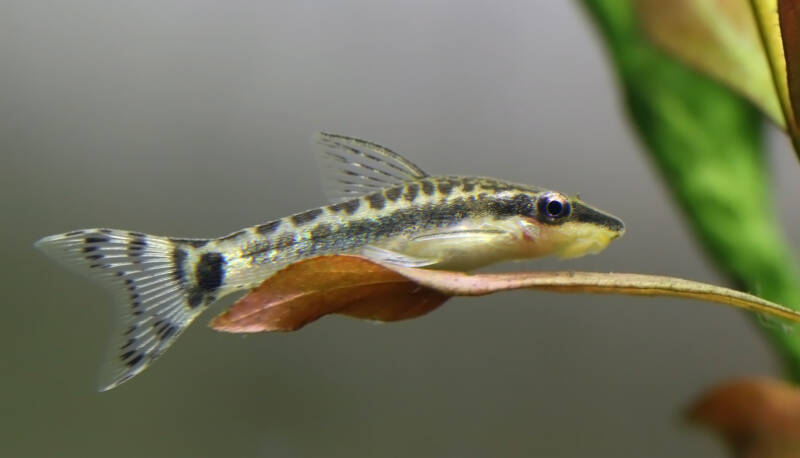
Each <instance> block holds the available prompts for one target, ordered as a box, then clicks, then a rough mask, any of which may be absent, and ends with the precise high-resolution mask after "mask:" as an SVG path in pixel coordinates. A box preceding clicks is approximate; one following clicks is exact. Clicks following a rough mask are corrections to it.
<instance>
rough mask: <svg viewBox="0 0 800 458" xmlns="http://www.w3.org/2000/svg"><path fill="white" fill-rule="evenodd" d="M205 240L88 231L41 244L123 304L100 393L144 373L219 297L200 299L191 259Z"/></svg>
mask: <svg viewBox="0 0 800 458" xmlns="http://www.w3.org/2000/svg"><path fill="white" fill-rule="evenodd" d="M206 242H207V241H205V240H175V239H169V238H166V237H156V236H152V235H147V234H142V233H139V232H129V231H120V230H112V229H85V230H80V231H73V232H67V233H65V234H57V235H51V236H49V237H45V238H43V239H41V240H39V241H38V242H36V244H35V246H36V247H37V248H39V249H41V250H42V251H44V252H45V253H47V254H48V255H50V256H52V257H53V258H54V259H56V260H58V261H60V262H61V263H62V264H64V265H65V266H67V267H69V268H70V269H72V270H75V271H78V272H81V273H83V274H85V275H87V276H89V277H92V278H95V279H99V280H100V281H101V282H102V283H103V284H104V285H105V286H106V287H107V289H109V290H110V291H111V292H112V293H113V295H114V299H115V300H116V304H117V315H118V320H117V329H116V330H115V331H114V335H113V341H112V342H111V348H110V351H109V354H108V356H107V357H106V364H105V367H104V368H103V371H102V373H101V380H100V383H101V384H100V387H99V389H100V391H106V390H110V389H112V388H114V387H116V386H117V385H119V384H121V383H123V382H125V381H127V380H129V379H131V378H132V377H133V376H134V375H136V374H138V373H139V372H141V371H143V370H144V369H145V368H146V367H147V366H148V365H150V363H151V362H153V360H155V359H156V358H157V357H158V356H159V355H161V354H162V353H163V352H164V351H165V350H166V349H167V348H169V346H170V345H172V342H174V341H175V339H176V338H177V337H178V336H179V335H180V334H181V333H182V332H183V331H184V329H186V327H187V326H189V324H191V323H192V320H194V319H195V318H196V317H197V315H199V314H200V313H201V312H202V311H203V309H204V307H198V306H199V305H200V302H204V303H205V304H208V303H210V302H211V301H213V300H214V298H213V297H198V294H199V293H198V292H197V291H194V292H193V291H192V289H191V285H190V284H189V282H188V281H187V276H186V272H187V270H189V269H186V264H187V262H189V261H191V260H192V259H193V258H194V250H196V249H197V247H199V246H202V245H205V243H206Z"/></svg>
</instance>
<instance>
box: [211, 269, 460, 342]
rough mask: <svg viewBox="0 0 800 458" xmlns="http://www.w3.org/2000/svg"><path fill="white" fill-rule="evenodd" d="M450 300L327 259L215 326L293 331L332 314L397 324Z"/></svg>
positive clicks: (286, 273) (272, 283) (271, 284)
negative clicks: (395, 322)
mask: <svg viewBox="0 0 800 458" xmlns="http://www.w3.org/2000/svg"><path fill="white" fill-rule="evenodd" d="M448 298H449V296H447V295H444V294H442V293H439V292H437V291H435V290H432V289H430V288H426V287H423V286H420V285H418V284H416V283H414V282H413V281H410V280H409V279H407V278H406V277H404V276H402V275H400V274H398V273H396V272H393V271H391V270H389V269H387V268H385V267H382V266H381V265H378V264H375V263H374V262H371V261H368V260H366V259H364V258H360V257H357V256H322V257H317V258H312V259H308V260H305V261H301V262H298V263H295V264H292V265H290V266H288V267H286V268H285V269H283V270H281V271H280V272H278V273H277V274H275V275H273V276H272V277H270V278H268V279H267V280H265V281H264V282H263V283H262V284H261V285H259V286H258V288H256V289H254V290H253V291H252V292H251V293H250V294H248V295H247V296H245V297H243V298H241V299H240V300H239V301H237V302H236V303H235V304H234V305H233V307H231V308H230V309H229V310H227V311H226V312H224V313H222V314H221V315H219V316H218V317H216V318H215V319H214V320H213V321H212V323H211V326H212V327H213V328H214V329H216V330H218V331H226V332H260V331H294V330H297V329H300V328H301V327H303V326H305V325H306V324H308V323H310V322H311V321H314V320H316V319H318V318H320V317H322V316H323V315H327V314H329V313H341V314H344V315H349V316H353V317H356V318H365V319H371V320H380V321H397V320H403V319H408V318H415V317H418V316H420V315H424V314H426V313H428V312H430V311H431V310H433V309H435V308H436V307H438V306H439V305H441V304H442V303H443V302H444V301H446V300H447V299H448Z"/></svg>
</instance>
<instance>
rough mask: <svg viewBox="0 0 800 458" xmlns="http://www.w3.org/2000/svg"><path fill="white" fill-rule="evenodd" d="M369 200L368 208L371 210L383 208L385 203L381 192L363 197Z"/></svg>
mask: <svg viewBox="0 0 800 458" xmlns="http://www.w3.org/2000/svg"><path fill="white" fill-rule="evenodd" d="M364 198H365V199H366V200H367V202H369V208H371V209H373V210H383V207H384V206H385V205H386V198H385V197H383V193H382V192H374V193H372V194H368V195H367V196H365V197H364Z"/></svg>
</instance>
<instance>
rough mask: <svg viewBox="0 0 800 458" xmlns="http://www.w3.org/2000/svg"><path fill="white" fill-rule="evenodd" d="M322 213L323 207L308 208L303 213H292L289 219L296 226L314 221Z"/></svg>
mask: <svg viewBox="0 0 800 458" xmlns="http://www.w3.org/2000/svg"><path fill="white" fill-rule="evenodd" d="M321 214H322V209H320V208H315V209H313V210H308V211H306V212H303V213H298V214H296V215H292V216H291V217H290V218H289V219H290V220H291V221H292V224H294V225H295V226H302V225H303V224H308V223H310V222H312V221H314V220H315V219H317V217H318V216H319V215H321Z"/></svg>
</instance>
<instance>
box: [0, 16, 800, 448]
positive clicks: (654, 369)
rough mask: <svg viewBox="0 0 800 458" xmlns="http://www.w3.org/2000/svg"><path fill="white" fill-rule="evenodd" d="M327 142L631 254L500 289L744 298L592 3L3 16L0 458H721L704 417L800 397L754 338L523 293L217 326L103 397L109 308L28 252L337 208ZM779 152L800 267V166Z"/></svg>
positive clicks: (689, 315)
mask: <svg viewBox="0 0 800 458" xmlns="http://www.w3.org/2000/svg"><path fill="white" fill-rule="evenodd" d="M318 130H327V131H331V132H338V133H343V134H348V135H354V136H359V137H363V138H366V139H371V140H374V141H377V142H379V143H383V144H385V145H387V146H390V147H392V148H394V149H396V150H397V151H400V152H403V153H405V154H406V155H408V156H409V157H410V158H411V159H412V160H414V161H415V162H417V163H418V164H420V165H421V166H422V167H423V168H424V169H426V170H427V171H429V172H431V173H446V174H475V175H488V176H495V177H501V178H505V179H509V180H513V181H519V182H526V183H531V184H537V185H541V186H546V187H550V188H554V189H558V190H561V191H564V192H569V193H575V192H580V193H581V196H582V197H583V198H584V199H585V200H586V201H588V202H590V203H592V204H595V205H597V206H599V207H601V208H604V209H606V210H608V211H611V212H613V213H614V214H616V215H618V216H620V217H621V218H623V219H624V220H625V221H626V223H627V225H628V234H627V235H626V236H625V237H624V238H622V239H621V240H619V241H616V242H614V243H613V244H612V245H611V247H610V248H609V249H608V250H607V251H606V252H604V253H602V254H600V255H598V256H592V257H588V258H584V259H578V260H573V261H568V262H563V261H557V260H547V261H544V262H530V263H525V264H523V265H516V266H515V265H511V266H509V265H506V266H501V267H502V268H504V269H514V268H532V269H538V268H557V269H583V270H597V271H629V272H642V273H657V274H669V275H676V276H681V277H688V278H693V279H697V280H701V281H709V282H716V283H719V282H721V281H722V280H721V279H720V278H719V277H718V276H717V275H716V274H715V273H714V272H713V271H712V270H711V268H710V266H709V264H708V262H707V261H706V260H705V259H704V257H703V253H702V252H700V250H699V248H698V246H697V244H696V243H694V241H693V240H692V239H691V237H690V234H689V233H688V231H687V226H686V224H685V223H684V221H682V219H681V217H680V215H679V214H678V213H677V212H676V209H675V206H674V204H673V203H672V202H671V201H670V199H669V196H668V195H667V194H666V192H665V189H664V186H663V185H662V183H661V182H660V180H659V178H658V176H657V175H656V174H655V173H654V171H653V169H652V168H651V167H650V165H649V163H648V161H647V160H646V157H645V156H644V155H643V154H642V153H641V151H640V148H639V145H638V143H637V141H636V139H635V138H634V136H633V135H632V132H631V129H630V128H629V126H628V125H627V124H626V120H625V117H624V116H623V114H622V111H621V109H620V104H619V100H618V95H617V91H616V84H615V81H614V77H613V74H612V72H611V71H610V68H609V66H608V63H607V62H606V59H605V53H604V49H603V47H602V46H601V44H600V43H599V41H598V40H597V37H596V36H595V34H594V30H593V28H592V27H591V25H590V24H589V23H588V21H587V20H586V18H585V16H584V14H583V11H582V10H581V9H580V8H578V7H577V6H576V4H575V3H572V2H525V1H506V2H501V3H498V4H493V5H492V6H489V4H488V3H486V2H482V1H458V2H456V1H442V0H440V1H395V2H372V1H368V0H355V1H341V2H328V1H322V0H316V1H297V0H283V1H268V2H256V1H235V2H217V1H177V0H170V1H164V0H161V1H142V2H105V1H99V0H98V1H88V0H84V1H69V2H48V1H38V2H28V1H24V0H18V1H5V2H2V3H0V151H2V155H1V156H0V157H1V158H2V167H1V168H0V174H1V175H0V177H1V179H0V191H1V192H0V196H1V197H0V210H2V213H0V214H1V215H2V221H3V223H2V225H0V231H2V238H0V240H2V241H1V242H0V243H2V248H1V250H2V251H0V252H2V254H3V262H2V264H0V273H1V275H2V279H3V281H2V284H3V286H4V294H3V309H2V310H3V317H2V321H1V322H0V323H2V324H0V326H2V330H1V331H0V344H2V348H3V349H4V352H3V355H4V356H3V357H2V358H0V365H2V367H1V368H0V369H1V370H2V379H0V380H2V382H1V383H2V388H3V390H2V392H3V394H2V398H0V399H2V401H0V411H2V415H1V416H0V456H4V457H47V456H60V457H67V456H80V457H108V456H113V457H145V456H147V457H205V456H208V457H256V456H257V457H260V456H265V457H266V456H269V457H362V456H363V457H372V456H376V457H411V456H414V457H489V456H492V457H494V456H499V457H522V456H543V457H641V456H648V457H673V456H697V457H723V456H725V453H724V449H723V448H722V447H721V445H720V444H719V443H718V442H717V441H716V440H715V438H713V437H711V436H709V435H707V434H706V433H705V432H703V431H698V430H695V429H693V428H690V427H688V426H687V425H685V423H684V422H683V420H682V417H681V415H682V412H683V409H684V408H685V407H686V404H687V403H688V402H690V400H692V399H693V398H694V397H695V396H696V395H698V394H699V393H700V392H702V391H703V390H705V389H706V388H708V387H709V386H711V385H713V384H715V383H717V382H720V381H722V380H725V379H727V378H729V377H733V376H737V375H744V374H777V373H778V367H777V364H776V360H775V358H774V357H773V355H772V353H771V351H770V349H769V348H768V347H767V346H766V344H765V342H764V341H763V340H762V339H761V337H760V336H759V335H758V334H757V333H756V331H755V330H754V327H753V326H752V324H751V323H750V322H749V321H748V320H747V319H746V318H745V316H744V315H742V314H740V313H739V312H735V311H733V310H732V309H726V308H722V307H718V306H714V305H709V304H705V303H700V302H692V301H679V300H672V299H642V298H627V297H600V296H575V295H558V294H547V293H534V292H519V293H508V294H501V295H496V296H490V297H484V298H477V299H456V300H453V301H451V302H450V303H448V304H447V305H446V306H444V307H443V308H441V309H440V310H438V311H436V312H434V313H432V314H431V315H429V316H426V317H424V318H421V319H418V320H413V321H408V322H402V323H395V324H388V325H373V324H371V323H368V322H362V321H356V320H352V319H347V318H342V317H328V318H325V319H323V320H321V321H319V322H316V323H314V324H312V325H310V326H308V327H307V328H305V329H303V330H301V331H299V332H296V333H290V334H260V335H251V336H248V337H242V336H236V335H228V334H221V333H216V332H213V331H211V330H210V329H208V328H207V327H206V326H205V323H207V321H208V319H210V318H211V317H212V316H213V315H214V314H216V313H218V312H220V311H221V310H223V309H224V307H225V304H220V305H218V306H217V307H216V308H215V309H214V310H213V311H211V312H209V313H208V314H207V315H205V316H203V317H201V318H200V319H199V320H198V321H199V324H198V325H196V326H194V327H192V328H191V329H190V330H189V331H188V332H187V333H186V334H185V335H184V336H183V337H182V338H181V339H180V340H179V342H178V344H177V345H175V346H174V347H173V348H172V349H171V350H170V351H169V353H168V354H167V356H165V357H164V358H162V359H161V360H159V361H158V362H157V363H156V364H155V365H154V366H153V367H151V368H150V369H149V370H147V371H146V372H145V373H144V374H142V375H141V376H139V377H137V378H136V379H135V380H133V381H132V382H130V383H127V384H125V385H123V386H122V387H120V388H118V389H115V390H113V391H111V392H107V393H96V392H95V391H94V386H95V382H96V374H97V370H98V368H99V365H100V361H101V358H102V356H103V353H104V349H105V345H106V343H107V339H108V337H109V332H110V325H111V323H110V320H111V310H110V307H109V306H108V303H107V302H108V299H107V297H106V296H105V294H104V292H103V290H102V289H100V288H98V287H96V286H95V285H94V284H92V283H89V282H87V281H86V280H85V279H83V278H80V277H77V276H74V275H73V274H71V273H69V272H67V271H64V270H62V269H61V268H60V267H59V266H57V265H55V264H53V263H51V262H50V261H49V260H48V259H46V258H45V257H44V256H43V255H41V254H40V253H38V252H36V251H34V249H33V248H32V246H31V244H32V243H33V242H34V241H35V240H36V239H38V238H39V237H42V236H44V235H48V234H51V233H56V232H63V231H67V230H71V229H76V228H83V227H95V226H109V227H117V228H125V229H132V230H138V231H145V232H150V233H156V234H169V235H175V236H215V235H220V234H224V233H227V232H230V231H233V230H236V229H238V228H240V227H243V226H247V225H252V224H256V223H260V222H263V221H266V220H269V219H271V218H275V217H280V216H284V215H286V214H289V213H291V212H294V211H299V210H303V209H307V208H311V207H315V206H318V205H320V204H323V203H324V197H323V196H322V193H321V191H320V188H319V179H318V176H317V171H316V169H315V167H314V166H313V165H312V164H313V162H312V160H311V158H312V153H311V151H312V147H311V138H312V135H313V134H314V132H316V131H318ZM770 143H771V148H772V150H773V151H774V154H773V157H772V159H771V161H772V164H773V167H774V169H775V172H776V178H777V180H776V186H777V188H778V193H779V195H782V196H784V197H785V199H784V200H783V201H782V202H781V203H780V206H781V208H782V209H783V212H784V221H785V223H786V227H787V228H790V229H791V231H792V232H791V233H790V234H789V235H790V237H791V238H792V239H793V241H794V242H795V244H796V245H797V244H798V242H800V230H798V229H797V228H798V227H800V206H798V205H797V204H796V202H794V201H793V199H791V198H786V197H789V196H792V195H794V196H797V195H798V194H797V192H798V183H800V166H798V163H797V160H796V158H795V157H794V156H793V155H792V153H791V152H790V150H789V147H788V145H787V142H786V140H785V139H784V138H783V137H782V136H781V135H780V134H778V133H776V132H774V131H773V132H772V133H771V136H770ZM227 303H230V301H227V302H226V304H227Z"/></svg>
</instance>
